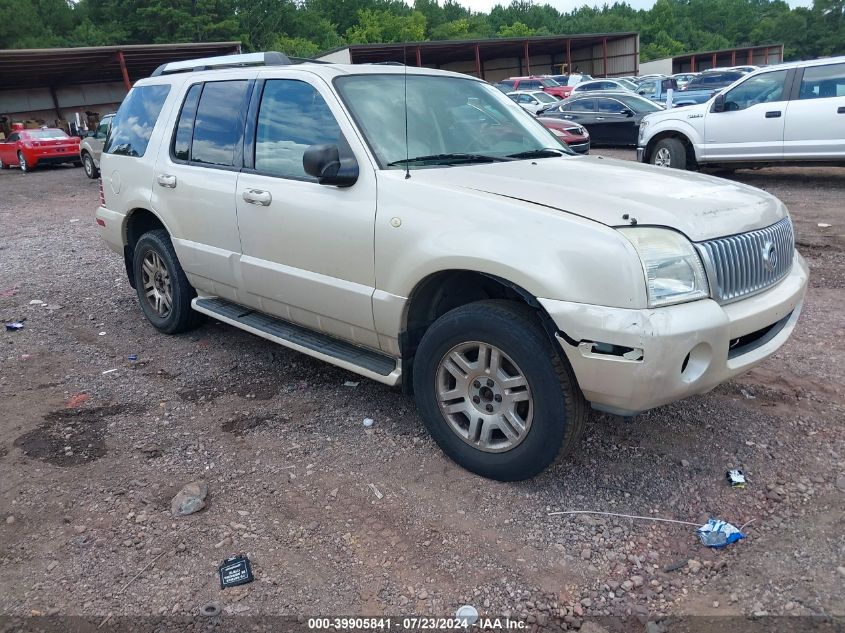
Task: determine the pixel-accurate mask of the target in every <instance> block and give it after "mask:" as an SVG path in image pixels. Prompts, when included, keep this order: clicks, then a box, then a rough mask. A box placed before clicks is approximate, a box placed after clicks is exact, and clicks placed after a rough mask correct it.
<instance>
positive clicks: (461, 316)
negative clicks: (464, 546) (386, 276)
mask: <svg viewBox="0 0 845 633" xmlns="http://www.w3.org/2000/svg"><path fill="white" fill-rule="evenodd" d="M482 344H483V345H487V346H490V349H497V350H498V351H499V352H500V356H499V357H500V358H501V359H502V361H501V365H500V367H501V369H500V370H499V371H496V372H491V371H487V372H484V371H482V369H481V365H482V364H484V365H494V361H493V358H494V356H493V355H492V354H490V352H489V351H488V352H486V353H485V356H484V357H485V359H486V360H487V361H488V362H485V363H479V360H478V359H479V358H480V356H481V353H480V352H478V353H476V354H475V360H474V365H475V367H474V368H468V367H467V361H472V360H473V352H472V351H471V350H472V347H473V346H478V345H482ZM467 346H469V347H467ZM456 353H457V354H458V355H459V356H460V358H461V359H462V362H455V361H454V360H452V364H451V365H449V364H448V363H444V362H443V361H445V360H446V358H447V357H448V358H449V359H450V360H451V359H454V358H455V354H456ZM460 365H463V367H464V369H465V370H466V371H464V370H463V369H458V368H459V366H460ZM494 366H495V365H494ZM447 367H450V369H447ZM456 369H458V373H460V374H462V375H464V374H466V379H465V380H464V382H463V383H460V384H459V383H458V380H457V378H455V373H453V372H454V371H455V370H456ZM413 374H414V378H413V380H414V393H415V397H416V401H417V407H418V409H419V411H420V413H421V415H422V419H423V423H424V424H425V426H426V428H427V429H428V432H429V433H430V434H431V436H432V438H433V439H434V441H435V442H437V444H438V446H440V448H441V449H442V450H443V452H444V453H446V455H447V456H448V457H450V458H451V459H452V460H453V461H455V462H456V463H457V464H459V465H460V466H462V467H463V468H466V469H467V470H469V471H471V472H473V473H476V474H478V475H481V476H482V477H487V478H489V479H497V480H499V481H520V480H523V479H528V478H530V477H534V476H535V475H537V474H538V473H540V472H541V471H542V470H544V469H545V468H546V467H547V466H549V465H550V464H551V463H552V462H554V461H555V458H556V457H557V456H558V455H560V454H565V453H566V452H568V451H569V450H570V449H571V448H572V447H573V445H575V443H576V442H577V440H578V438H579V437H580V435H581V433H582V431H583V429H584V420H585V418H586V403H585V401H584V397H583V396H582V394H581V391H580V389H579V388H578V385H577V382H576V380H575V376H574V374H573V373H572V369H571V368H570V367H569V363H568V362H567V361H566V360H565V359H564V358H563V357H562V355H561V354H559V353H557V351H556V350H555V348H554V347H553V344H552V342H551V341H550V340H549V337H548V335H547V334H546V332H545V331H544V330H543V328H542V327H541V325H540V322H539V319H538V317H537V315H536V313H535V312H534V311H533V310H532V309H531V308H529V307H528V306H525V305H522V304H518V303H515V302H511V301H500V300H492V301H479V302H477V303H471V304H468V305H465V306H462V307H459V308H455V309H454V310H452V311H450V312H447V313H446V314H444V315H443V316H441V317H440V318H439V319H438V320H437V321H435V322H434V323H433V324H432V325H431V326H430V327H429V328H428V330H427V331H426V333H425V335H424V336H423V339H422V341H421V342H420V345H419V348H418V349H417V351H416V355H415V359H414V371H413ZM490 376H492V377H493V378H495V380H492V381H488V380H487V377H490ZM507 376H510V377H511V378H510V381H511V382H512V383H514V381H515V380H517V379H516V378H514V376H521V377H522V378H524V381H525V383H526V384H527V388H525V387H517V388H516V389H513V388H507V386H506V385H503V384H502V382H503V377H507ZM476 377H479V379H476ZM479 384H480V386H481V388H480V390H479V388H478V387H479ZM514 386H516V384H515V383H514ZM485 387H487V391H486V392H485V391H484V389H485ZM522 389H524V391H520V390H522ZM461 391H463V392H464V393H467V394H468V397H463V398H460V399H459V400H460V401H456V400H455V399H450V398H448V395H449V394H450V393H452V394H457V393H460V392H461ZM515 394H516V395H515ZM520 394H527V395H528V396H529V397H528V398H527V399H526V397H525V395H521V397H519V396H520ZM496 398H500V399H498V400H497V399H496ZM511 398H513V399H515V400H516V399H521V400H522V401H521V402H517V403H516V404H515V405H514V404H513V403H511V404H508V400H510V399H511ZM441 400H445V401H446V402H447V405H442V406H441ZM476 405H477V406H476ZM445 406H450V407H455V408H459V407H464V408H465V410H461V411H460V412H458V413H452V414H449V413H447V412H446V411H445V410H444V407H445ZM488 407H496V408H494V409H493V410H492V411H493V413H491V414H490V415H489V416H488V415H487V414H486V413H485V410H486V411H490V410H491V409H489V408H488ZM511 407H516V409H512V413H513V414H515V415H517V416H519V417H520V418H521V420H522V421H523V422H527V423H526V424H524V427H523V428H524V429H525V430H524V431H522V432H521V433H520V429H519V428H518V427H517V426H516V425H510V432H511V433H512V434H514V435H516V436H517V439H516V440H514V439H513V438H511V437H509V436H508V435H506V434H505V433H504V432H503V430H502V429H501V428H499V429H495V430H493V431H492V432H485V429H486V428H489V427H491V426H493V425H492V424H490V423H489V422H487V421H485V418H486V419H487V420H499V419H501V417H500V416H499V412H500V411H504V410H508V409H509V408H511ZM471 416H483V417H475V418H474V419H475V422H476V424H475V425H473V422H472V421H471V420H470V417H471ZM511 419H513V417H511ZM464 427H465V428H464ZM458 429H460V431H459V430H458ZM485 435H486V437H487V439H488V440H489V441H488V442H487V444H486V446H483V444H484V437H485ZM470 438H472V439H470Z"/></svg>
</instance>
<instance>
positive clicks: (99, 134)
mask: <svg viewBox="0 0 845 633" xmlns="http://www.w3.org/2000/svg"><path fill="white" fill-rule="evenodd" d="M110 125H111V117H109V118H106V119H103V120H102V121H101V122H100V125H98V126H97V131H96V132H95V133H94V138H97V139H100V138H106V136H107V135H108V133H109V126H110Z"/></svg>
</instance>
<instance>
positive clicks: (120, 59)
mask: <svg viewBox="0 0 845 633" xmlns="http://www.w3.org/2000/svg"><path fill="white" fill-rule="evenodd" d="M117 61H118V62H120V72H121V73H122V74H123V85H124V87H125V88H126V90H127V92H128V91H129V90H132V82H131V81H129V71H128V70H127V69H126V58H125V57H124V56H123V51H117Z"/></svg>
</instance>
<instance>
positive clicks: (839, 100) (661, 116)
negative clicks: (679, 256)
mask: <svg viewBox="0 0 845 633" xmlns="http://www.w3.org/2000/svg"><path fill="white" fill-rule="evenodd" d="M637 158H638V159H639V160H641V161H643V162H648V163H652V164H653V165H659V166H662V167H675V168H678V169H691V168H694V167H697V166H698V167H701V166H721V167H728V168H730V167H741V166H743V165H760V164H775V163H790V164H805V163H826V164H838V165H841V164H845V57H834V58H827V59H818V60H814V61H806V62H794V63H789V64H780V65H778V66H770V67H767V68H763V69H760V70H758V71H756V72H754V73H751V74H750V75H743V76H742V77H741V78H740V79H739V81H737V82H735V83H734V84H733V85H732V86H730V87H729V88H727V89H726V90H723V91H721V92H720V93H719V94H717V95H716V96H715V97H713V98H711V99H710V100H709V101H707V102H706V103H703V104H701V105H696V106H691V107H688V108H684V109H682V110H678V111H677V112H676V111H674V110H667V111H665V112H658V113H655V114H652V115H649V116H648V117H646V118H645V119H643V121H642V123H641V124H640V135H639V141H638V143H637Z"/></svg>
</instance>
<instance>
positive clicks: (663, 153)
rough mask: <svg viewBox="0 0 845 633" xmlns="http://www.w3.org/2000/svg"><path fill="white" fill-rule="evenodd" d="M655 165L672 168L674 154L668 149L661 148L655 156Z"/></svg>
mask: <svg viewBox="0 0 845 633" xmlns="http://www.w3.org/2000/svg"><path fill="white" fill-rule="evenodd" d="M654 164H655V165H657V166H658V167H671V166H672V153H671V152H670V151H669V148H667V147H661V148H660V149H658V150H657V152H655V154H654Z"/></svg>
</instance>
